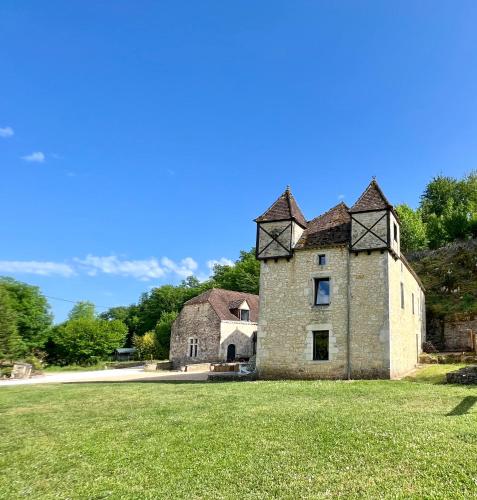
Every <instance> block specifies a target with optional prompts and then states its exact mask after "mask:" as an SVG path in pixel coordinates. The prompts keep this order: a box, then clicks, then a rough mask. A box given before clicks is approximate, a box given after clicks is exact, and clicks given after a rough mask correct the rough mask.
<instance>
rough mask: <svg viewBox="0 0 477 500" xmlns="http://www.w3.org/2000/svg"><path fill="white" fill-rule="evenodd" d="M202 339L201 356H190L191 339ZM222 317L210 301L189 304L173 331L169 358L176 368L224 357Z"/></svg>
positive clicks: (175, 322) (214, 360)
mask: <svg viewBox="0 0 477 500" xmlns="http://www.w3.org/2000/svg"><path fill="white" fill-rule="evenodd" d="M190 338H197V339H198V356H197V357H190V356H189V339H190ZM219 345H220V319H219V317H218V316H217V314H216V312H215V311H214V310H213V308H212V306H211V305H210V304H209V303H208V302H206V303H201V304H190V305H185V306H184V307H183V309H182V311H181V313H180V314H179V316H178V317H177V319H176V320H175V321H174V324H173V325H172V331H171V348H170V355H169V360H170V361H171V362H172V366H173V368H174V369H177V368H179V367H180V366H183V365H186V364H191V363H213V362H217V361H219V360H220V357H219Z"/></svg>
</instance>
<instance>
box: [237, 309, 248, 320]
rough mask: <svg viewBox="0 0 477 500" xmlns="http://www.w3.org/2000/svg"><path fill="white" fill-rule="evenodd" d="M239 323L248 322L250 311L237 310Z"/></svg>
mask: <svg viewBox="0 0 477 500" xmlns="http://www.w3.org/2000/svg"><path fill="white" fill-rule="evenodd" d="M239 314H240V321H250V311H248V310H247V309H239Z"/></svg>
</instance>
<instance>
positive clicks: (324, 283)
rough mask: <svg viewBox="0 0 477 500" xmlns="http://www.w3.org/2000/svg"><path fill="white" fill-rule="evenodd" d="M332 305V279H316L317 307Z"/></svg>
mask: <svg viewBox="0 0 477 500" xmlns="http://www.w3.org/2000/svg"><path fill="white" fill-rule="evenodd" d="M329 303H330V278H315V306H327V305H328V304H329Z"/></svg>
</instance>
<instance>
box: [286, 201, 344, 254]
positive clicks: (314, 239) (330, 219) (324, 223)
mask: <svg viewBox="0 0 477 500" xmlns="http://www.w3.org/2000/svg"><path fill="white" fill-rule="evenodd" d="M350 234H351V217H350V215H349V209H348V207H347V206H346V204H345V203H343V202H341V203H338V205H336V206H335V207H333V208H332V209H330V210H328V212H325V213H324V214H322V215H320V216H318V217H316V218H314V219H313V220H311V221H309V222H308V227H307V228H306V229H305V231H304V232H303V234H302V235H301V237H300V239H299V240H298V243H297V244H296V246H295V249H297V250H298V249H305V248H320V247H327V246H340V245H345V244H346V245H347V244H348V243H349V239H350Z"/></svg>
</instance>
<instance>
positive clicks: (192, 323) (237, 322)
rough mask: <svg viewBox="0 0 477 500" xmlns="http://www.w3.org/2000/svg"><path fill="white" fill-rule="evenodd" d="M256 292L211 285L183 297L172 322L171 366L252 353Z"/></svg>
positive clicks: (225, 359) (216, 360)
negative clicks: (234, 290) (243, 291)
mask: <svg viewBox="0 0 477 500" xmlns="http://www.w3.org/2000/svg"><path fill="white" fill-rule="evenodd" d="M258 300H259V299H258V295H253V294H250V293H242V292H233V291H231V290H222V289H220V288H212V289H211V290H207V291H206V292H204V293H202V294H201V295H198V296H197V297H194V298H193V299H191V300H189V301H187V302H186V303H185V304H184V307H183V308H182V311H181V312H180V314H179V316H178V317H177V319H176V320H175V321H174V324H173V325H172V331H171V348H170V355H169V360H170V361H171V362H172V366H173V368H179V367H180V366H183V365H188V364H193V363H213V362H219V361H234V360H239V359H248V358H250V356H252V355H254V354H255V347H256V340H257V335H256V332H257V321H258Z"/></svg>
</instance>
